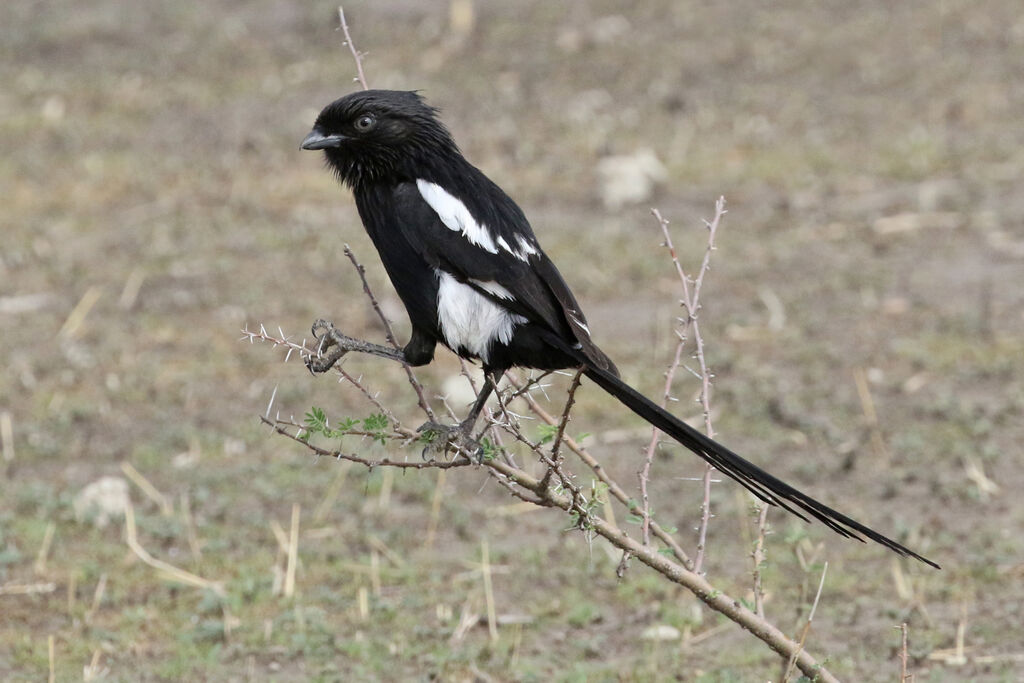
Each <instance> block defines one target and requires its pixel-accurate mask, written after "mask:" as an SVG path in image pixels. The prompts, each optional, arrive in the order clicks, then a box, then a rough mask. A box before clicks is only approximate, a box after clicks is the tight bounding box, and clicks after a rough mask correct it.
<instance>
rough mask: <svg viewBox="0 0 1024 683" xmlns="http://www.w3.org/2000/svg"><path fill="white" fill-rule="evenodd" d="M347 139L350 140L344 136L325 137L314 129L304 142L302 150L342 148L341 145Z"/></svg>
mask: <svg viewBox="0 0 1024 683" xmlns="http://www.w3.org/2000/svg"><path fill="white" fill-rule="evenodd" d="M347 139H348V138H347V137H346V136H344V135H324V134H323V133H321V132H320V131H318V130H317V129H316V128H314V129H313V130H311V131H310V132H309V135H307V136H306V138H305V139H304V140H303V141H302V149H327V148H328V147H341V143H343V142H344V141H345V140H347Z"/></svg>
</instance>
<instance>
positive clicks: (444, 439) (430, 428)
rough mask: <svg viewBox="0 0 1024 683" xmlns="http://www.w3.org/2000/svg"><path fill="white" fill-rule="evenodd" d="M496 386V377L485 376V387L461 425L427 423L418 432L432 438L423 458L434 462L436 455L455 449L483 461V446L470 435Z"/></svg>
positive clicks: (424, 450)
mask: <svg viewBox="0 0 1024 683" xmlns="http://www.w3.org/2000/svg"><path fill="white" fill-rule="evenodd" d="M496 384H497V379H496V378H495V377H492V376H491V374H490V373H485V374H484V386H483V388H481V389H480V393H478V394H477V396H476V400H475V401H474V402H473V407H472V408H470V409H469V414H468V415H467V416H466V419H464V420H463V421H462V422H460V423H459V424H457V425H445V424H440V423H438V422H425V423H424V424H423V425H421V426H420V428H419V429H417V430H416V431H417V432H420V433H421V434H423V435H424V436H426V437H429V438H430V443H428V444H427V446H426V448H424V449H423V457H424V458H425V459H427V460H433V459H434V455H435V454H438V453H444V452H445V451H447V450H448V449H449V448H454V449H455V451H456V452H457V453H461V454H463V455H465V456H467V457H470V458H472V459H474V460H476V461H477V462H480V461H481V460H482V459H483V446H482V445H481V444H480V443H479V442H478V441H477V440H476V439H474V438H473V437H471V436H470V434H471V433H472V431H473V425H475V424H476V420H477V418H478V417H479V416H480V413H481V412H482V411H483V409H484V406H485V405H486V404H487V399H488V398H490V396H491V392H492V391H494V388H495V385H496Z"/></svg>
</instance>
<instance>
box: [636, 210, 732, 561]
mask: <svg viewBox="0 0 1024 683" xmlns="http://www.w3.org/2000/svg"><path fill="white" fill-rule="evenodd" d="M651 213H652V214H654V217H655V218H656V219H657V220H658V225H659V227H661V232H662V234H663V235H664V236H665V246H666V247H667V248H668V250H669V253H670V254H671V256H672V263H673V264H674V265H675V267H676V274H677V275H678V276H679V282H680V284H681V285H682V289H683V298H682V300H681V304H682V305H683V307H684V308H685V309H686V317H685V318H683V319H681V320H680V322H681V323H682V329H681V330H679V332H678V335H679V344H678V345H677V346H676V356H675V359H676V360H674V361H673V364H672V365H671V366H669V371H668V373H667V376H666V382H665V385H666V391H665V393H666V396H667V395H668V393H669V390H670V388H671V382H672V378H673V376H674V375H675V370H676V368H678V366H679V363H678V359H679V358H680V355H681V352H682V347H683V346H684V345H685V343H686V339H687V336H688V333H689V331H690V330H692V331H693V339H694V344H695V346H696V349H695V352H694V355H695V356H696V357H697V362H698V363H699V365H700V373H699V375H698V376H699V377H700V380H701V389H700V403H701V407H702V408H703V412H704V431H705V433H707V435H708V436H709V437H711V438H714V436H715V430H714V427H712V425H711V377H712V375H711V373H710V372H709V371H708V366H707V363H706V362H705V360H704V338H703V337H702V336H701V333H700V321H699V320H698V315H699V313H700V309H701V303H700V293H701V289H703V287H704V277H705V276H706V275H707V273H708V270H710V268H711V252H713V251H714V250H715V234H716V232H717V231H718V225H719V223H720V222H721V220H722V216H724V215H725V214H726V211H725V197H719V198H718V201H716V202H715V216H714V218H712V219H711V220H710V221H704V225H705V226H706V227H707V230H708V244H707V248H706V249H705V250H704V259H703V260H702V261H701V264H700V270H698V271H697V277H696V279H694V280H691V279H690V278H689V277H688V276H687V275H686V271H685V270H683V265H682V263H680V261H679V257H678V256H677V254H676V249H675V246H674V245H673V244H672V235H671V233H670V231H669V229H668V225H669V222H668V220H667V219H665V218H664V217H662V215H661V212H659V211H658V210H657V209H651ZM691 284H692V291H691ZM663 405H664V404H663ZM656 440H657V430H655V431H654V434H653V435H652V437H651V443H652V444H654V443H655V442H656ZM652 455H653V448H648V451H647V457H646V458H645V460H644V468H643V469H642V470H641V473H640V486H641V492H642V494H646V491H647V488H646V487H647V477H648V475H649V473H650V461H651V458H652ZM713 470H714V468H713V467H712V466H711V465H705V467H704V478H703V480H702V483H703V489H704V499H703V501H702V502H701V507H700V526H699V527H698V530H697V557H696V558H695V559H694V569H695V571H697V572H698V573H699V572H700V571H701V569H702V568H703V565H704V554H705V549H706V548H707V537H708V523H709V522H710V521H711V473H712V471H713ZM644 498H645V500H646V495H644ZM647 516H648V508H647V507H646V505H645V507H644V518H645V519H646V518H647Z"/></svg>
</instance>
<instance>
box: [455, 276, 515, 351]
mask: <svg viewBox="0 0 1024 683" xmlns="http://www.w3.org/2000/svg"><path fill="white" fill-rule="evenodd" d="M437 277H438V284H439V286H438V290H437V319H438V322H439V323H440V325H441V334H443V335H444V339H445V342H446V343H447V344H448V346H449V348H451V349H454V350H455V351H458V350H459V349H460V348H463V349H465V350H467V351H469V352H470V353H471V354H472V355H474V356H477V357H478V358H480V360H482V361H483V362H484V363H487V360H488V357H489V356H490V351H491V343H492V342H494V341H499V342H501V343H502V344H508V343H509V342H510V341H512V332H513V330H514V329H515V327H516V325H521V324H523V323H525V322H526V318H524V317H523V316H521V315H517V314H515V313H512V312H511V311H509V310H508V309H506V308H504V307H503V306H500V305H498V304H496V303H494V302H493V301H491V300H490V299H488V298H487V297H486V296H484V295H483V294H481V293H480V292H478V291H476V290H475V289H473V288H472V287H470V286H469V285H467V284H463V283H461V282H459V281H458V280H456V279H455V278H454V277H452V276H451V275H449V274H448V273H446V272H444V271H443V270H438V271H437ZM474 284H476V285H477V286H478V287H480V288H481V289H484V290H486V291H488V292H490V293H492V294H494V295H495V296H497V297H501V298H508V299H511V298H512V294H511V293H510V292H509V291H508V290H507V289H505V288H504V287H502V286H501V285H499V284H498V283H497V282H478V281H474ZM505 295H507V297H506V296H505Z"/></svg>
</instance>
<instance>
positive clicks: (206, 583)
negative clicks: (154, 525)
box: [124, 502, 226, 596]
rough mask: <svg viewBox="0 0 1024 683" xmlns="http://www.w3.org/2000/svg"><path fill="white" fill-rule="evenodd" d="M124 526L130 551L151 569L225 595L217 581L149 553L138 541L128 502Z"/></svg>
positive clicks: (133, 513)
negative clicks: (180, 567)
mask: <svg viewBox="0 0 1024 683" xmlns="http://www.w3.org/2000/svg"><path fill="white" fill-rule="evenodd" d="M124 528H125V541H126V542H127V543H128V547H129V548H130V549H131V551H132V552H133V553H135V556H136V557H138V558H139V559H140V560H142V561H143V562H145V563H146V564H148V565H149V566H150V567H152V568H153V569H156V570H157V571H158V572H160V573H161V574H163V575H164V576H165V577H166V578H168V579H170V580H172V581H177V582H178V583H183V584H185V585H188V586H195V587H196V588H203V589H205V590H210V591H213V592H214V593H216V594H217V595H221V596H223V595H226V593H225V591H224V587H223V586H222V585H221V584H220V583H219V582H217V581H210V580H209V579H204V578H203V577H201V576H198V575H196V574H193V573H192V572H189V571H185V570H184V569H179V568H178V567H175V566H174V565H172V564H169V563H167V562H164V561H163V560H158V559H156V558H155V557H153V556H152V555H150V554H149V552H148V551H146V549H145V548H143V547H142V545H141V544H140V543H139V539H138V532H137V531H136V528H135V508H134V506H132V504H131V503H130V502H129V503H128V505H126V506H125V509H124Z"/></svg>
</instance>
